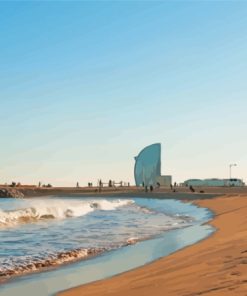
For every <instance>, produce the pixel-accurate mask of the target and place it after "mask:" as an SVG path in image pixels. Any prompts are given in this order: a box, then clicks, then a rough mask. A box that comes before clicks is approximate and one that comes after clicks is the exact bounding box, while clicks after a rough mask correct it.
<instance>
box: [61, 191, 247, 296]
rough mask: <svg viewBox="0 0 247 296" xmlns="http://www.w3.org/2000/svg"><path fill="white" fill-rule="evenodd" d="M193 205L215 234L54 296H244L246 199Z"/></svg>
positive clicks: (246, 280) (234, 196)
mask: <svg viewBox="0 0 247 296" xmlns="http://www.w3.org/2000/svg"><path fill="white" fill-rule="evenodd" d="M195 203H196V204H198V205H199V206H202V207H207V208H209V209H210V210H212V211H213V212H214V213H215V217H214V219H213V220H212V221H211V222H210V223H211V224H212V225H213V226H214V227H215V228H216V229H217V231H216V232H215V233H214V234H213V235H212V236H210V237H209V238H207V239H205V240H203V241H201V242H199V243H197V244H194V245H192V246H189V247H187V248H185V249H182V250H180V251H178V252H176V253H174V254H172V255H170V256H168V257H164V258H162V259H160V260H157V261H155V262H153V263H151V264H148V265H145V266H143V267H140V268H137V269H135V270H132V271H129V272H126V273H123V274H120V275H118V276H114V277H112V278H110V279H106V280H103V281H98V282H94V283H91V284H87V285H83V286H80V287H77V288H74V289H70V290H68V291H65V292H62V293H60V294H59V296H77V295H84V296H87V295H88V296H89V295H90V296H94V295H95V296H96V295H97V296H99V295H104V296H105V295H118V296H126V295H129V296H136V295H142V296H143V295H144V296H145V295H174V296H175V295H176V296H178V295H179V296H180V295H184V296H194V295H210V296H214V295H217V296H219V295H247V195H246V194H238V193H235V194H228V195H225V196H220V197H217V198H214V199H203V200H202V199H201V200H196V201H195Z"/></svg>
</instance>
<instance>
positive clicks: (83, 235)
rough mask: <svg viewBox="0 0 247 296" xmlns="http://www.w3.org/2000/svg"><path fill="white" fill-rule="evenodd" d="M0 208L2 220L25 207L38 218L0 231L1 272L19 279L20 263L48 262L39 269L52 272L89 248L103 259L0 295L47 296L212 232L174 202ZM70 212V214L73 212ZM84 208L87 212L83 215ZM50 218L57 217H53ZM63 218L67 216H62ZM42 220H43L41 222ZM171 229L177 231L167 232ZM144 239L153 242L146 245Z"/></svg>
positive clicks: (198, 213) (197, 212)
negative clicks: (31, 295) (31, 292)
mask: <svg viewBox="0 0 247 296" xmlns="http://www.w3.org/2000/svg"><path fill="white" fill-rule="evenodd" d="M60 202H61V203H60ZM3 203H4V206H3V205H2V204H1V209H2V211H3V212H4V214H5V216H6V211H9V210H14V211H16V210H17V209H20V208H25V209H27V208H30V207H31V208H35V209H37V210H38V209H39V210H38V211H39V213H41V212H42V213H41V215H40V217H37V213H36V220H33V219H32V220H29V219H25V220H24V221H23V220H21V221H18V222H17V223H16V221H14V222H13V221H11V223H8V225H7V224H6V223H5V225H2V226H1V228H0V235H1V237H0V243H1V246H5V247H3V248H1V255H0V262H1V265H0V266H1V268H2V270H3V266H4V267H5V268H6V267H7V268H9V267H11V268H13V269H14V270H18V273H20V272H23V270H21V269H18V266H20V265H21V266H24V267H25V262H29V265H30V262H33V261H35V260H36V261H39V262H43V261H44V260H45V262H46V263H47V262H48V263H47V265H45V266H49V260H48V259H47V258H53V259H52V260H54V261H52V260H51V261H50V262H52V264H51V265H53V266H54V265H57V264H62V263H64V262H67V261H71V260H75V259H81V258H84V257H85V256H86V255H87V254H86V253H83V255H82V256H81V257H80V255H79V256H78V254H77V253H76V252H75V253H73V252H74V251H75V250H80V251H81V252H82V250H90V249H92V248H94V250H96V253H97V250H100V252H104V253H103V255H101V256H98V257H96V258H94V259H90V260H86V261H81V262H79V263H74V264H72V265H68V266H62V268H60V269H58V270H55V271H50V272H44V273H39V274H34V275H29V276H25V277H21V278H19V279H17V280H14V281H13V282H11V283H7V284H5V285H2V286H1V288H0V294H1V295H20V294H18V291H23V293H25V292H27V287H30V286H33V288H35V289H36V291H37V293H38V294H37V296H38V295H42V296H43V295H48V294H52V293H54V292H57V291H59V290H61V289H66V288H69V287H73V286H75V285H79V284H82V283H86V282H90V281H92V280H97V279H101V278H105V277H107V276H111V275H113V274H116V273H119V272H123V271H126V270H129V269H131V268H134V267H137V266H140V265H143V264H145V263H147V262H150V261H152V260H155V259H157V258H159V257H161V256H164V255H167V254H169V253H171V252H173V251H175V250H177V249H179V248H181V247H183V246H186V245H188V244H191V243H194V242H196V241H198V240H200V239H202V238H204V237H205V236H207V235H209V234H210V233H211V232H212V228H211V227H209V226H201V224H202V223H204V222H205V221H207V220H209V219H210V218H211V216H212V215H211V213H210V212H209V211H208V210H207V209H202V208H197V207H196V206H194V205H190V204H184V203H181V202H179V201H175V200H154V199H138V198H135V199H125V200H121V201H119V200H116V199H104V200H103V199H86V200H85V199H81V198H76V199H75V198H73V199H71V198H64V199H63V200H62V201H61V199H59V200H58V199H54V198H50V199H41V200H31V201H19V200H17V201H15V200H12V201H4V202H3ZM14 203H16V205H14ZM82 204H83V206H82ZM23 205H24V207H23ZM41 205H43V206H44V207H45V208H46V209H43V208H42V206H41ZM54 205H55V206H54ZM79 207H81V208H80V210H79ZM41 208H42V211H40V209H41ZM51 208H52V210H51ZM58 208H59V210H57V209H58ZM74 208H75V209H76V213H75V212H73V209H74ZM85 208H87V209H88V211H87V213H86V212H85V211H84V210H85ZM48 209H49V210H48ZM55 210H56V211H55ZM67 210H69V211H67ZM47 212H49V214H51V212H52V215H53V218H51V216H49V217H48V215H47V214H46V213H47ZM55 212H56V213H58V212H59V214H56V215H55V214H54V213H55ZM68 212H69V215H67V214H65V215H64V213H68ZM44 213H45V214H44ZM73 213H74V214H73ZM42 215H45V217H43V218H42ZM0 216H1V214H0ZM2 216H3V215H2ZM17 216H18V215H17ZM187 226H190V227H187ZM175 228H176V229H177V230H173V231H168V230H171V229H175ZM179 228H181V229H179ZM3 233H5V235H2V234H3ZM8 234H11V235H8ZM150 238H153V239H151V240H146V239H150ZM136 240H137V241H138V240H139V241H142V240H146V241H142V242H139V243H137V244H136V245H132V246H127V247H124V248H120V249H119V247H121V246H126V245H127V244H128V243H127V242H130V241H131V242H135V241H136ZM13 242H14V243H13ZM11 246H12V247H11ZM34 246H35V247H34ZM109 250H111V252H109ZM114 250H115V251H114ZM105 251H107V252H105ZM61 253H65V254H67V255H68V254H69V255H68V256H65V257H64V258H65V260H64V261H63V259H64V258H62V260H61V257H59V258H58V255H59V254H61ZM8 254H9V255H8ZM10 254H11V255H10ZM71 254H72V255H71ZM123 254H124V259H122V258H123ZM126 258H129V259H130V260H126ZM28 260H29V261H28ZM3 263H4V264H5V265H3ZM20 263H21V264H20ZM41 270H42V268H41ZM27 271H28V272H30V271H32V270H28V269H25V268H24V272H27ZM15 293H16V294H15Z"/></svg>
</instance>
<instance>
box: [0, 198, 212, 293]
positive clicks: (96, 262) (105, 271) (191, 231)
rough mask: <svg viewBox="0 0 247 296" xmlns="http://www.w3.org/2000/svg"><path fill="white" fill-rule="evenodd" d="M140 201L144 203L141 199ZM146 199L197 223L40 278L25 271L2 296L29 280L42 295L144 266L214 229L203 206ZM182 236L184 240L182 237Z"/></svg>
mask: <svg viewBox="0 0 247 296" xmlns="http://www.w3.org/2000/svg"><path fill="white" fill-rule="evenodd" d="M136 202H137V201H136ZM138 202H140V203H141V204H142V201H141V200H139V201H138ZM146 202H147V204H149V203H150V205H153V206H154V209H155V208H157V207H158V208H160V207H162V208H164V209H166V207H168V208H170V210H171V213H173V212H175V213H179V212H180V211H181V214H182V215H183V213H185V214H188V215H189V216H191V217H195V219H196V220H197V222H196V223H195V224H194V223H193V224H194V225H192V226H190V227H182V228H174V229H172V230H169V231H165V232H164V233H162V234H161V235H158V236H156V237H153V238H152V239H147V240H144V241H142V240H141V241H140V242H138V243H137V244H134V245H132V246H129V244H128V246H126V247H121V248H117V249H116V250H112V251H111V252H106V253H104V254H102V256H96V257H94V258H92V259H91V260H92V261H91V260H79V261H78V262H74V263H73V264H68V265H67V264H66V265H60V266H59V267H58V268H56V269H52V270H50V271H51V272H49V270H47V271H48V272H47V273H42V270H40V271H41V273H40V275H39V277H37V275H36V274H37V273H35V274H34V273H33V274H29V275H28V274H26V275H23V276H24V277H19V279H18V278H17V277H15V278H13V281H12V280H11V281H10V282H6V283H5V284H3V286H2V288H3V289H2V293H3V295H15V293H16V292H17V290H19V291H21V293H23V294H25V293H26V292H27V290H26V287H25V286H26V284H25V283H28V286H32V287H33V288H34V289H35V290H37V292H38V291H41V292H40V293H39V294H37V295H39V296H41V295H42V296H45V295H48V294H49V295H55V294H54V293H57V292H59V291H61V290H63V289H68V288H70V287H75V286H78V285H81V284H82V283H89V282H92V281H95V280H100V279H103V278H107V277H111V276H113V275H116V274H120V273H122V272H126V271H128V270H133V269H134V268H138V267H140V266H144V265H145V264H147V263H150V262H153V261H155V260H157V259H158V258H162V257H163V256H167V255H168V254H171V253H173V252H175V251H176V250H178V249H180V248H184V247H185V246H186V245H191V244H193V243H195V242H196V241H199V240H201V239H203V238H204V237H206V236H207V235H208V234H209V233H210V232H211V231H212V230H211V229H212V228H209V227H207V226H201V225H202V223H203V222H205V221H208V220H209V219H211V217H212V215H211V213H209V212H208V211H207V210H206V209H200V208H197V207H195V206H193V205H190V204H188V203H184V202H181V201H175V200H170V201H169V200H166V201H161V200H159V199H156V200H150V201H148V200H147V201H146ZM144 204H145V202H144ZM151 208H152V207H151ZM181 238H183V239H182V240H181ZM164 246H165V248H164ZM138 254H139V255H138ZM124 258H133V259H134V260H130V262H126V260H125V259H124ZM95 272H96V275H95ZM80 274H83V278H81V276H80ZM40 278H42V279H40ZM66 282H67V284H66ZM69 282H70V283H69ZM44 284H45V285H46V286H47V291H46V293H45V292H44V291H43V292H42V289H43V288H42V286H43V285H44ZM48 292H49V293H48ZM8 293H10V294H8ZM11 293H12V294H11ZM47 293H48V294H47ZM0 294H1V293H0ZM1 295H2V294H1Z"/></svg>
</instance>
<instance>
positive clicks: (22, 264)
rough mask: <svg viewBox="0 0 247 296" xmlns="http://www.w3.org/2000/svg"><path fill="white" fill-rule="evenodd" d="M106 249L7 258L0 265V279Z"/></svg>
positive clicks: (95, 253)
mask: <svg viewBox="0 0 247 296" xmlns="http://www.w3.org/2000/svg"><path fill="white" fill-rule="evenodd" d="M104 251H106V249H105V248H90V249H83V248H79V249H74V250H69V251H62V252H59V253H54V254H50V255H49V256H45V257H37V258H27V257H24V258H22V260H21V259H20V258H19V259H18V262H14V261H13V260H11V259H9V260H8V261H6V262H4V263H2V264H1V266H0V279H4V278H8V277H10V276H14V275H21V274H25V273H30V272H34V271H40V270H42V269H47V268H49V267H55V266H57V265H61V264H65V263H69V262H73V261H75V260H82V259H86V258H89V257H92V256H96V255H98V254H101V253H103V252H104Z"/></svg>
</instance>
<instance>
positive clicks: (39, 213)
mask: <svg viewBox="0 0 247 296" xmlns="http://www.w3.org/2000/svg"><path fill="white" fill-rule="evenodd" d="M133 203H134V201H132V200H112V201H109V200H93V201H77V200H71V201H70V200H66V201H63V200H55V199H53V200H45V201H44V200H42V201H39V200H35V201H26V203H25V204H26V205H27V207H25V208H21V209H18V210H12V211H2V210H0V226H11V225H13V226H14V225H17V224H19V223H28V222H35V221H39V220H45V219H66V218H70V217H80V216H84V215H86V214H88V213H90V212H93V211H95V210H103V211H111V210H116V209H117V208H119V207H122V206H126V205H128V204H133Z"/></svg>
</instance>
